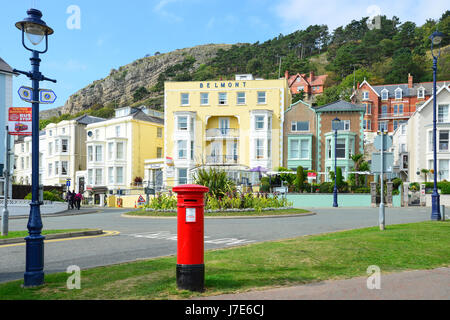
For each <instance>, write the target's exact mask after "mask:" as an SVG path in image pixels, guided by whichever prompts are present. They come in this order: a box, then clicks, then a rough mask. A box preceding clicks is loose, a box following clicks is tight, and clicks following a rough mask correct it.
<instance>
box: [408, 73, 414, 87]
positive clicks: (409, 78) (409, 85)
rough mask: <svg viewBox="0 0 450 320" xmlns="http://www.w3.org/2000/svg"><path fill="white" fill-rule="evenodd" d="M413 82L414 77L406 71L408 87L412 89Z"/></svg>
mask: <svg viewBox="0 0 450 320" xmlns="http://www.w3.org/2000/svg"><path fill="white" fill-rule="evenodd" d="M413 83H414V78H413V76H412V75H411V73H408V88H410V89H412V87H413Z"/></svg>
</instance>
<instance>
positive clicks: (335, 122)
mask: <svg viewBox="0 0 450 320" xmlns="http://www.w3.org/2000/svg"><path fill="white" fill-rule="evenodd" d="M340 124H341V120H340V119H339V118H338V117H336V118H335V119H334V120H333V121H332V129H333V130H334V190H333V207H334V208H337V207H339V205H338V188H337V154H336V151H337V134H338V130H339V126H340Z"/></svg>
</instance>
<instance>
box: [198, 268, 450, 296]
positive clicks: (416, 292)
mask: <svg viewBox="0 0 450 320" xmlns="http://www.w3.org/2000/svg"><path fill="white" fill-rule="evenodd" d="M368 278H369V276H367V277H358V278H353V279H346V280H328V281H323V282H317V283H312V284H306V285H300V286H294V287H285V288H275V289H270V290H258V291H251V292H245V293H238V294H226V295H219V296H211V297H202V298H195V299H192V300H449V299H450V268H448V267H445V268H438V269H434V270H416V271H405V272H398V273H388V274H384V273H382V272H381V275H380V281H379V289H377V288H374V289H368V282H369V283H370V284H372V286H371V287H374V286H373V284H375V283H376V281H373V280H372V279H370V280H368Z"/></svg>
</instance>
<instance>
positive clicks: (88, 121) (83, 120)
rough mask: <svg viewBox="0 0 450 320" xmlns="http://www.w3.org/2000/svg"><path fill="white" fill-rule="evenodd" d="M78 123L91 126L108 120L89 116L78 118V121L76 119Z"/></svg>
mask: <svg viewBox="0 0 450 320" xmlns="http://www.w3.org/2000/svg"><path fill="white" fill-rule="evenodd" d="M74 120H75V121H76V122H78V123H79V124H85V125H88V124H91V123H97V122H102V121H106V119H104V118H99V117H93V116H89V115H87V114H85V115H83V116H81V117H78V118H76V119H74Z"/></svg>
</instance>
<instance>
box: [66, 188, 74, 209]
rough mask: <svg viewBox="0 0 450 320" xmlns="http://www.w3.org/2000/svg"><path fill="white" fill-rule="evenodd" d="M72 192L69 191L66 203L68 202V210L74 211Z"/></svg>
mask: <svg viewBox="0 0 450 320" xmlns="http://www.w3.org/2000/svg"><path fill="white" fill-rule="evenodd" d="M72 198H73V195H72V192H70V190H69V191H67V195H66V201H67V210H70V209H73V204H72Z"/></svg>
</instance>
